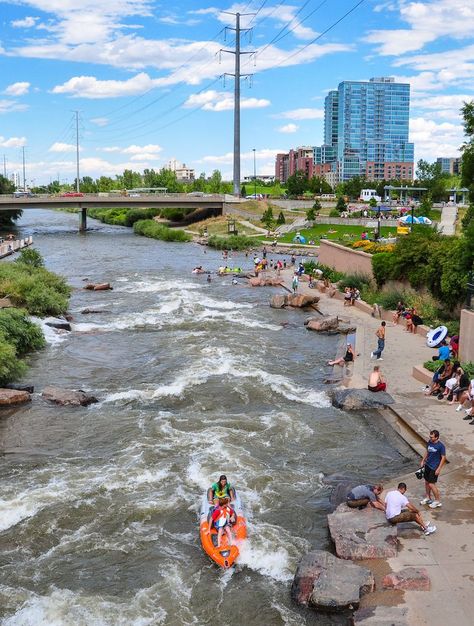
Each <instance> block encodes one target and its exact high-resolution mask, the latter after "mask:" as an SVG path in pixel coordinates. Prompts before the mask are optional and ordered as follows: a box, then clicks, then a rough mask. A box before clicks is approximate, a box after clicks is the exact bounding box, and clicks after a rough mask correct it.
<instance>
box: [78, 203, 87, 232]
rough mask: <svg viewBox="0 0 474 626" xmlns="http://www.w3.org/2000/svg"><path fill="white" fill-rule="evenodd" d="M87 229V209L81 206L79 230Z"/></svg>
mask: <svg viewBox="0 0 474 626" xmlns="http://www.w3.org/2000/svg"><path fill="white" fill-rule="evenodd" d="M86 230H87V209H86V208H84V207H83V208H81V209H80V210H79V232H80V233H85V232H86Z"/></svg>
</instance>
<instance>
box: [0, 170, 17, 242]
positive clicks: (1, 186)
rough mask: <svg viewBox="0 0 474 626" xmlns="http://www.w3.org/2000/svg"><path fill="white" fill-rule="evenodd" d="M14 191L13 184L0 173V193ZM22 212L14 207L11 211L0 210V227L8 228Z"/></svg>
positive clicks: (2, 228)
mask: <svg viewBox="0 0 474 626" xmlns="http://www.w3.org/2000/svg"><path fill="white" fill-rule="evenodd" d="M14 191H15V185H14V184H13V183H12V182H11V181H10V180H8V178H5V176H2V175H1V174H0V193H13V192H14ZM22 214H23V211H22V210H21V209H14V210H12V211H0V229H1V230H9V229H10V228H11V227H12V226H13V222H14V221H15V220H17V219H19V218H20V217H21V216H22Z"/></svg>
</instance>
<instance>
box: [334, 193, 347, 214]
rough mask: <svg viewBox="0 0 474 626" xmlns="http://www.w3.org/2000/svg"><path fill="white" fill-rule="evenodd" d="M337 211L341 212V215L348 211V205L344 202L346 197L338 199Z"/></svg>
mask: <svg viewBox="0 0 474 626" xmlns="http://www.w3.org/2000/svg"><path fill="white" fill-rule="evenodd" d="M336 209H337V210H338V211H339V213H343V212H344V211H347V204H346V201H345V200H344V196H339V198H338V199H337V203H336Z"/></svg>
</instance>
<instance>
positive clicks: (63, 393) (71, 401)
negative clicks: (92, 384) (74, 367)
mask: <svg viewBox="0 0 474 626" xmlns="http://www.w3.org/2000/svg"><path fill="white" fill-rule="evenodd" d="M42 396H43V398H45V399H46V400H51V402H55V403H56V404H61V405H62V406H65V405H72V406H87V405H88V404H93V403H94V402H98V400H97V398H95V397H94V396H92V395H90V394H87V393H86V392H85V391H82V390H81V389H78V390H77V391H75V390H72V389H62V388H61V387H53V386H49V387H45V388H44V389H43V393H42Z"/></svg>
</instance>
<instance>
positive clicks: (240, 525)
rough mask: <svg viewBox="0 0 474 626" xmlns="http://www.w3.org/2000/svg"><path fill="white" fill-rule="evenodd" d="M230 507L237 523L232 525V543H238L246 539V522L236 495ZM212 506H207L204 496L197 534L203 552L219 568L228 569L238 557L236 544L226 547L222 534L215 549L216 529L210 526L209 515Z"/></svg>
mask: <svg viewBox="0 0 474 626" xmlns="http://www.w3.org/2000/svg"><path fill="white" fill-rule="evenodd" d="M231 506H232V508H233V509H234V511H235V514H236V518H237V521H236V523H235V524H233V525H232V527H231V531H232V538H233V541H235V542H236V543H237V542H240V541H241V540H242V539H245V538H246V537H247V522H246V520H245V517H244V515H243V512H242V505H241V502H240V498H239V496H238V494H236V498H235V500H234V501H233V502H231ZM212 508H213V505H212V504H209V502H208V500H207V495H204V498H203V501H202V505H201V512H200V522H199V534H200V535H201V544H202V547H203V549H204V552H206V554H208V555H209V556H210V557H211V559H212V560H213V561H214V562H215V563H217V565H220V566H221V567H224V568H228V567H232V565H234V563H235V560H236V559H237V557H238V556H239V548H238V546H237V545H236V543H232V545H231V546H229V545H228V540H227V536H226V534H225V533H224V534H223V535H222V539H221V545H220V547H219V548H218V547H217V529H216V528H215V527H214V525H213V524H212V519H211V513H212Z"/></svg>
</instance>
